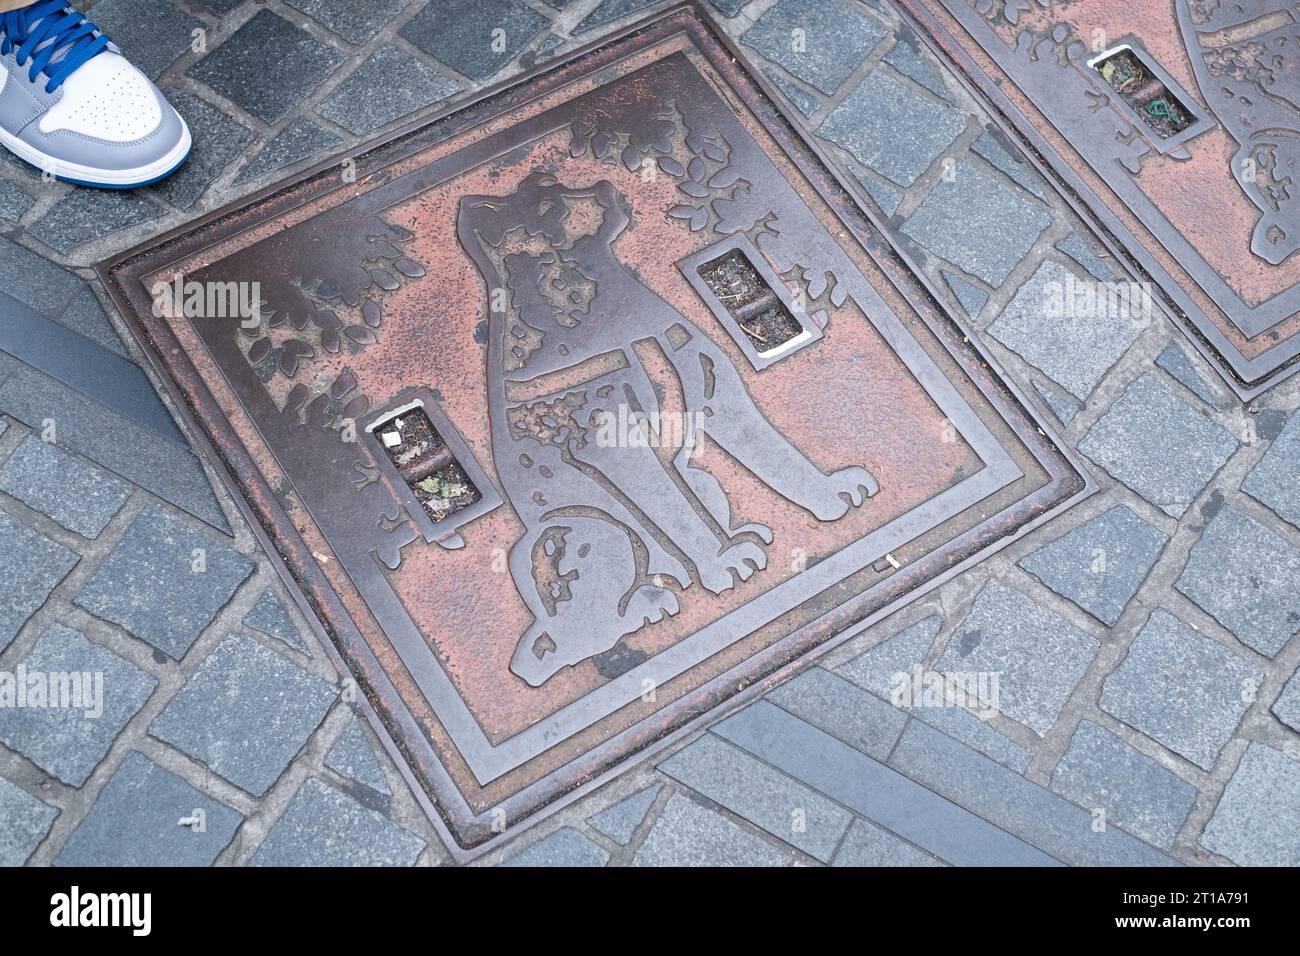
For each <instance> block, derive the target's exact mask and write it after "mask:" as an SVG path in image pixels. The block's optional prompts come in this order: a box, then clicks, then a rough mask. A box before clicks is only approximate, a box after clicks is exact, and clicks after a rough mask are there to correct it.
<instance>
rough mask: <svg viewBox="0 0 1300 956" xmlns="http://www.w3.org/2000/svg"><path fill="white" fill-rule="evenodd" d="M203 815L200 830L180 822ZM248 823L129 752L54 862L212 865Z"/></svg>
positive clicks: (169, 774) (131, 864) (87, 864)
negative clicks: (245, 823)
mask: <svg viewBox="0 0 1300 956" xmlns="http://www.w3.org/2000/svg"><path fill="white" fill-rule="evenodd" d="M195 811H200V812H201V813H202V817H201V819H202V821H203V823H202V828H201V829H198V828H196V826H195V825H194V824H191V825H189V826H181V825H180V824H179V821H180V820H192V819H195V816H196V814H195ZM243 822H244V818H243V816H242V815H240V814H239V813H238V812H237V811H235V810H232V809H231V808H230V807H228V806H226V805H225V804H224V803H218V802H217V801H216V800H213V799H212V798H211V797H208V796H206V795H205V794H203V793H200V792H199V791H198V790H195V789H194V788H193V787H191V786H190V785H189V784H188V783H186V782H185V781H184V780H182V779H181V778H180V777H178V776H176V775H175V774H174V773H170V772H169V771H166V770H164V769H163V768H162V767H160V766H158V765H157V764H156V763H154V762H153V761H152V760H150V759H149V758H147V757H145V756H144V755H143V754H139V753H130V754H127V757H126V759H125V760H124V761H122V766H121V767H119V768H118V770H117V773H115V774H113V778H112V779H111V780H109V781H108V783H107V784H105V785H104V789H103V790H102V791H100V794H99V797H98V798H97V799H96V800H95V805H94V806H93V807H91V808H90V813H88V814H87V815H86V818H85V819H84V820H82V821H81V823H79V824H78V825H77V829H76V830H74V831H73V832H72V836H70V837H68V842H67V843H65V844H64V845H63V849H61V850H60V851H59V855H58V856H57V857H56V858H55V860H54V863H55V865H56V866H210V865H211V864H212V862H213V861H214V860H215V859H216V858H217V856H218V855H219V854H220V853H221V851H222V850H224V849H225V848H226V847H227V846H228V845H229V844H230V841H231V840H232V839H233V838H234V836H235V831H236V830H238V829H239V825H240V824H241V823H243Z"/></svg>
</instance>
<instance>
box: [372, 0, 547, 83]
mask: <svg viewBox="0 0 1300 956" xmlns="http://www.w3.org/2000/svg"><path fill="white" fill-rule="evenodd" d="M549 25H550V21H549V20H547V19H546V17H544V16H542V15H541V14H540V13H538V12H536V11H535V10H533V9H532V8H531V7H529V6H528V5H526V4H525V3H523V2H522V0H435V2H433V3H430V4H428V6H426V7H425V8H424V9H423V10H421V11H420V12H419V13H417V14H416V15H415V16H414V17H412V18H411V19H410V20H408V21H406V23H405V24H404V25H403V26H402V29H401V30H400V31H398V32H399V33H400V34H401V35H402V36H403V37H404V38H405V39H407V40H409V41H410V42H411V43H414V44H415V45H416V46H418V47H419V48H420V49H421V50H423V51H424V52H425V53H428V54H429V55H430V56H432V57H435V58H437V59H439V60H441V61H442V62H443V63H446V64H447V65H448V66H450V67H452V68H454V69H456V70H458V71H460V72H461V73H463V74H464V75H466V76H468V77H470V78H471V79H475V80H485V79H487V78H488V77H489V76H491V75H492V74H493V73H495V72H497V70H499V69H501V68H502V67H503V66H505V65H506V64H507V63H509V62H510V61H511V60H513V59H514V58H515V57H516V56H518V55H519V52H520V51H521V50H522V49H523V48H524V47H526V46H528V44H529V42H531V41H532V39H533V37H535V36H537V34H538V33H540V32H541V31H542V30H543V29H545V28H546V27H547V26H549ZM498 30H499V31H502V32H501V33H496V32H495V31H498Z"/></svg>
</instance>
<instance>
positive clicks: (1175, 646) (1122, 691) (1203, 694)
mask: <svg viewBox="0 0 1300 956" xmlns="http://www.w3.org/2000/svg"><path fill="white" fill-rule="evenodd" d="M1263 679H1264V674H1263V672H1262V671H1260V670H1259V669H1258V668H1256V667H1254V666H1253V665H1251V663H1250V662H1249V661H1247V660H1245V659H1244V658H1242V657H1239V656H1238V655H1236V654H1234V653H1232V652H1231V651H1229V650H1228V649H1227V648H1225V647H1223V646H1221V645H1220V644H1218V643H1216V642H1215V641H1213V640H1211V639H1210V638H1208V637H1205V636H1203V635H1201V634H1198V633H1197V632H1196V631H1195V630H1193V629H1192V628H1191V627H1189V626H1188V625H1187V624H1184V623H1183V622H1182V621H1180V620H1179V619H1178V618H1176V617H1174V616H1173V615H1172V614H1169V613H1168V612H1166V611H1160V610H1157V611H1154V612H1152V614H1151V617H1150V618H1149V619H1148V620H1147V623H1146V624H1145V625H1144V626H1143V627H1142V630H1141V631H1139V632H1138V635H1137V637H1136V638H1134V639H1133V643H1132V645H1131V646H1130V647H1129V651H1128V656H1127V657H1126V658H1125V659H1124V660H1123V662H1121V663H1120V665H1119V666H1118V667H1116V668H1115V670H1114V671H1112V672H1111V674H1110V676H1109V677H1107V678H1106V682H1105V684H1104V685H1103V686H1102V692H1101V701H1100V706H1101V709H1102V710H1104V711H1106V713H1108V714H1110V715H1111V716H1112V717H1115V718H1117V719H1119V720H1122V721H1124V723H1126V724H1128V725H1129V726H1130V727H1133V728H1135V729H1137V730H1140V731H1142V733H1144V734H1146V735H1147V736H1148V737H1151V738H1153V739H1155V740H1157V741H1159V742H1160V743H1162V744H1164V745H1165V746H1166V747H1168V748H1169V749H1170V750H1172V751H1173V752H1174V753H1177V754H1181V755H1182V756H1184V757H1186V758H1187V759H1188V760H1190V761H1191V762H1192V763H1194V764H1196V765H1197V766H1198V767H1202V768H1204V769H1205V770H1209V769H1210V768H1211V767H1213V766H1214V761H1215V760H1216V759H1217V757H1218V755H1219V751H1220V749H1222V747H1223V745H1224V744H1226V743H1227V742H1228V740H1229V739H1230V738H1231V737H1232V733H1233V730H1235V729H1236V726H1237V724H1238V722H1240V720H1241V717H1242V715H1243V714H1244V713H1245V712H1246V709H1247V708H1248V707H1249V706H1250V704H1249V701H1251V700H1253V699H1254V689H1255V688H1256V687H1258V686H1259V684H1260V682H1261V681H1262V680H1263Z"/></svg>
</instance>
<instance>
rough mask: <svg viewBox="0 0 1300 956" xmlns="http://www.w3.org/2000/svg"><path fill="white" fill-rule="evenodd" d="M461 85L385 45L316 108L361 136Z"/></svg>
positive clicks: (449, 93)
mask: <svg viewBox="0 0 1300 956" xmlns="http://www.w3.org/2000/svg"><path fill="white" fill-rule="evenodd" d="M459 89H460V84H459V83H456V82H455V81H453V80H450V79H448V78H447V77H446V76H444V75H443V74H441V73H439V72H438V71H437V70H435V69H434V68H433V67H431V66H426V65H425V64H423V63H421V62H420V61H419V60H417V59H415V57H413V56H410V55H409V54H406V53H403V52H402V51H401V50H398V49H397V48H395V47H391V46H388V47H383V48H382V49H380V50H376V51H375V53H374V54H373V55H372V56H371V57H370V58H369V59H368V60H366V61H365V62H364V63H362V64H361V65H360V66H359V67H357V70H356V72H355V73H353V74H352V75H351V76H349V77H347V78H346V79H345V80H344V81H343V82H342V83H340V84H339V85H338V86H337V87H335V89H334V92H333V93H331V94H330V96H329V98H328V99H326V100H325V102H324V103H322V104H321V105H320V107H319V109H318V110H317V112H319V113H320V115H321V116H323V117H325V118H326V119H327V120H332V121H333V122H335V123H337V124H338V125H339V126H342V127H343V128H344V129H346V130H347V131H348V132H350V133H355V134H356V135H358V136H361V135H364V134H366V133H369V132H371V131H372V130H376V129H378V128H379V127H381V126H386V125H387V124H389V123H391V122H393V120H395V119H398V118H399V117H402V116H405V115H407V114H408V113H414V112H416V111H417V110H421V109H424V108H425V107H426V106H430V105H431V104H433V103H437V102H438V101H439V100H442V99H445V98H447V97H448V96H450V95H451V94H452V93H455V92H456V91H457V90H459Z"/></svg>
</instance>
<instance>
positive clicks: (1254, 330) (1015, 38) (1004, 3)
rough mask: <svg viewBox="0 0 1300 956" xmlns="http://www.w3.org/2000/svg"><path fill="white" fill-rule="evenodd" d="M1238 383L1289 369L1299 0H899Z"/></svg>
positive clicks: (1297, 262)
mask: <svg viewBox="0 0 1300 956" xmlns="http://www.w3.org/2000/svg"><path fill="white" fill-rule="evenodd" d="M901 2H902V4H903V6H904V7H905V8H906V9H907V10H909V11H910V12H911V13H912V15H913V16H914V18H915V19H916V20H917V21H918V23H919V24H920V26H921V27H922V28H923V30H924V31H926V32H929V33H930V34H932V35H933V36H934V37H935V38H936V40H937V42H938V44H939V46H940V47H942V48H943V49H945V50H946V51H947V52H948V53H949V54H950V56H951V57H952V59H953V60H954V61H956V62H957V64H958V65H959V67H960V68H961V70H962V71H963V72H965V73H966V74H967V76H968V77H969V78H970V79H971V81H972V82H973V84H974V85H975V86H976V87H978V88H979V89H980V90H981V91H982V92H983V93H984V94H985V95H986V96H987V97H988V98H989V100H990V101H991V102H992V103H993V104H994V106H995V107H996V108H997V111H998V112H1000V113H1001V114H1002V115H1003V116H1005V117H1006V118H1007V119H1008V120H1009V121H1010V122H1011V123H1012V124H1013V125H1014V126H1015V127H1016V128H1017V130H1018V131H1019V132H1020V134H1021V135H1022V136H1023V137H1024V138H1025V139H1026V140H1028V141H1029V142H1030V143H1032V144H1033V146H1034V148H1035V149H1036V150H1037V151H1038V152H1039V153H1041V154H1042V156H1043V157H1045V158H1046V160H1047V162H1048V163H1049V164H1050V165H1051V166H1052V168H1053V169H1054V170H1055V171H1056V172H1057V173H1058V174H1059V175H1060V176H1061V178H1063V179H1064V180H1065V182H1066V183H1067V185H1068V186H1069V187H1070V189H1071V190H1073V191H1074V192H1076V193H1077V194H1078V195H1079V196H1081V197H1082V198H1083V200H1084V202H1085V203H1086V205H1088V206H1089V207H1090V208H1091V210H1092V211H1093V213H1094V214H1096V215H1097V216H1098V217H1099V218H1100V219H1101V220H1102V222H1103V224H1104V225H1105V226H1106V227H1107V229H1108V230H1109V231H1111V232H1112V233H1113V234H1114V235H1115V236H1116V237H1117V238H1118V240H1119V242H1120V243H1121V244H1122V246H1123V248H1124V251H1125V252H1126V253H1127V254H1128V255H1129V256H1130V257H1132V259H1133V260H1134V261H1136V262H1137V263H1138V264H1139V265H1140V266H1141V267H1142V269H1144V270H1145V271H1146V272H1147V273H1148V274H1149V275H1151V276H1152V278H1153V279H1154V280H1155V281H1156V283H1157V284H1158V285H1159V286H1160V287H1161V288H1162V289H1163V290H1164V292H1165V293H1166V294H1167V295H1168V296H1169V297H1170V300H1171V302H1172V303H1173V305H1174V306H1175V307H1176V308H1175V312H1177V313H1181V314H1182V316H1185V317H1186V320H1187V322H1188V323H1190V326H1191V327H1190V328H1189V329H1188V331H1189V333H1190V335H1191V337H1192V340H1193V341H1194V342H1195V344H1196V345H1197V347H1198V348H1199V349H1200V350H1201V351H1202V352H1203V353H1204V354H1205V355H1206V356H1207V357H1208V358H1210V359H1211V361H1213V362H1214V363H1215V364H1216V365H1217V366H1218V367H1219V369H1220V370H1221V371H1222V373H1223V375H1224V377H1225V379H1227V381H1228V382H1229V384H1230V385H1232V387H1233V389H1234V390H1235V391H1236V392H1237V393H1238V395H1240V396H1241V397H1243V398H1249V397H1252V396H1254V395H1256V394H1258V393H1259V392H1261V391H1263V390H1264V389H1266V388H1268V387H1269V386H1271V385H1273V384H1276V383H1277V382H1278V381H1280V380H1281V379H1282V378H1283V377H1284V376H1286V375H1289V374H1293V373H1294V372H1296V371H1297V370H1300V255H1298V254H1297V250H1300V7H1297V4H1296V2H1295V0H1257V2H1249V3H1222V4H1221V3H1219V2H1217V0H1210V2H1203V0H1074V2H1069V3H1062V2H1052V0H901Z"/></svg>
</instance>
